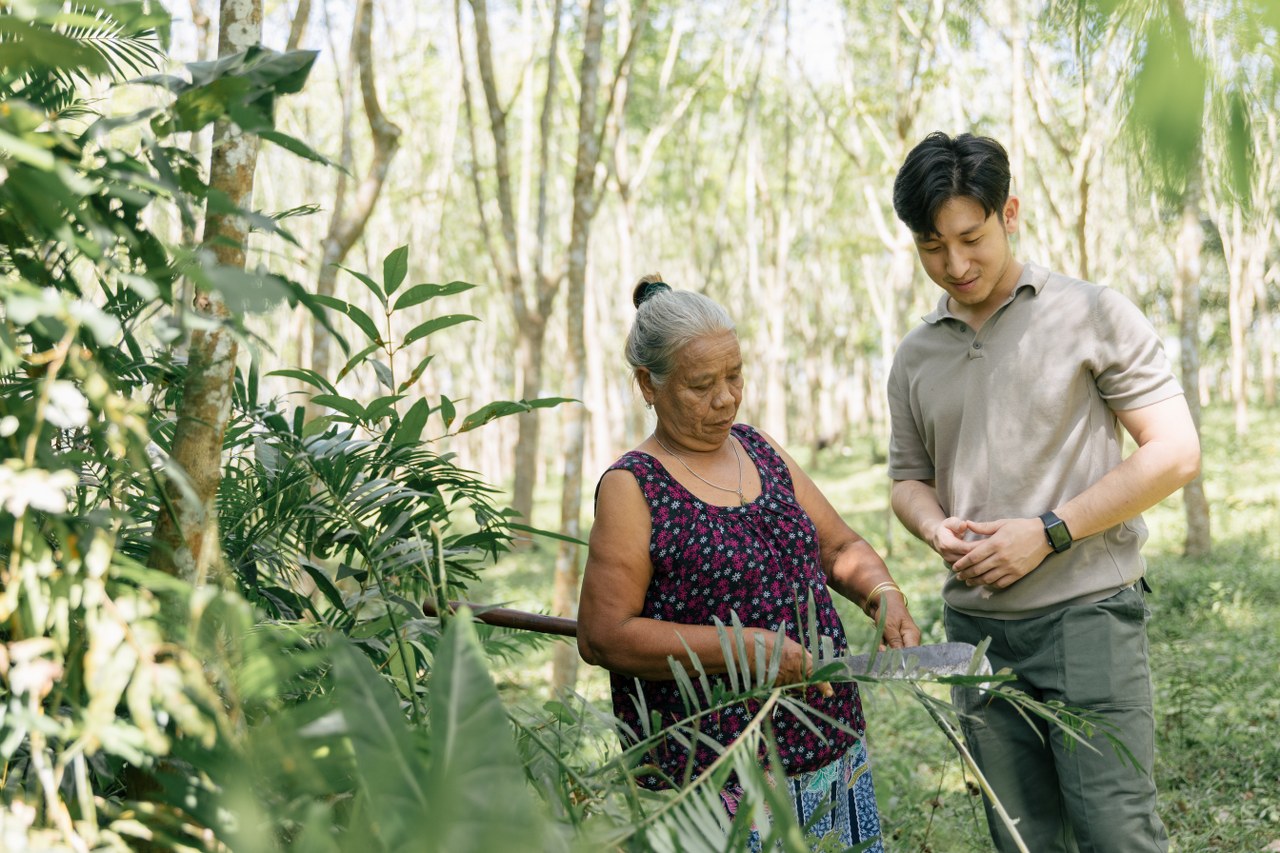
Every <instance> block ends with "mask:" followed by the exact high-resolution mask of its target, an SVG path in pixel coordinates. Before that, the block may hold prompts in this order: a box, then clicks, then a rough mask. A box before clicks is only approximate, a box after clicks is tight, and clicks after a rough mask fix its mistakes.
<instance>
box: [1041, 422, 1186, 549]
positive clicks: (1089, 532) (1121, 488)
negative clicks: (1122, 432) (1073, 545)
mask: <svg viewBox="0 0 1280 853" xmlns="http://www.w3.org/2000/svg"><path fill="white" fill-rule="evenodd" d="M1198 458H1199V457H1198V453H1192V452H1190V451H1189V450H1188V449H1187V448H1186V447H1184V446H1178V445H1167V444H1164V443H1161V442H1152V443H1150V444H1147V445H1145V446H1143V447H1140V448H1138V449H1137V450H1135V451H1134V452H1133V453H1132V454H1131V455H1130V456H1129V457H1128V458H1127V459H1125V460H1124V461H1123V462H1121V463H1120V464H1119V465H1117V466H1116V467H1115V468H1112V469H1111V470H1110V471H1109V472H1107V474H1106V475H1105V476H1104V477H1103V478H1102V479H1101V480H1099V481H1098V482H1096V483H1094V484H1093V485H1092V486H1090V487H1089V488H1087V489H1085V490H1084V491H1083V492H1081V493H1080V494H1079V495H1076V496H1075V497H1074V498H1072V499H1071V500H1069V501H1067V502H1066V503H1065V504H1063V505H1062V506H1060V507H1058V508H1056V512H1057V514H1058V517H1059V518H1061V519H1062V520H1063V521H1064V522H1066V525H1067V529H1068V530H1070V531H1071V535H1072V537H1073V538H1075V539H1083V538H1085V537H1086V536H1093V535H1094V534H1096V533H1101V532H1102V531H1104V530H1107V529H1109V528H1111V527H1115V526H1116V525H1117V524H1121V523H1122V522H1125V521H1128V520H1129V519H1131V518H1135V517H1137V515H1138V514H1139V513H1141V512H1143V511H1145V510H1148V509H1150V508H1151V507H1153V506H1155V505H1156V504H1158V503H1159V502H1160V501H1162V500H1164V499H1165V498H1167V497H1168V496H1169V495H1171V494H1173V493H1174V492H1175V491H1177V490H1178V489H1180V488H1182V487H1183V486H1185V485H1186V484H1187V483H1188V482H1190V481H1191V480H1192V479H1193V478H1194V477H1195V475H1196V473H1197V472H1198V471H1199V464H1198Z"/></svg>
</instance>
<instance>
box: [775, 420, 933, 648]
mask: <svg viewBox="0 0 1280 853" xmlns="http://www.w3.org/2000/svg"><path fill="white" fill-rule="evenodd" d="M761 435H763V433H761ZM765 439H766V440H767V441H768V442H769V443H770V444H771V445H773V448H774V450H776V451H778V453H779V455H781V456H782V458H783V460H785V461H786V463H787V468H788V469H789V470H790V472H791V481H792V483H794V485H795V490H796V500H798V501H799V502H800V506H801V507H802V508H803V509H804V511H805V512H806V513H808V514H809V518H810V520H812V521H813V525H814V527H815V528H817V530H818V546H819V548H820V549H821V553H822V567H823V570H824V571H825V572H826V574H827V585H828V586H830V587H831V588H832V589H834V590H835V591H836V592H838V593H840V594H841V595H843V596H844V597H845V598H847V599H849V600H850V601H852V602H853V603H855V604H857V605H858V606H859V607H861V608H862V611H863V612H864V613H866V614H867V615H868V616H869V617H871V618H872V619H874V620H876V621H877V622H878V621H880V618H881V614H882V613H883V618H884V635H883V637H882V638H881V640H882V642H883V643H884V645H886V646H888V647H889V648H895V649H898V648H902V647H904V646H918V645H920V629H919V628H918V627H917V626H916V623H915V620H914V619H912V618H911V613H910V612H909V611H908V610H907V600H906V596H904V595H903V594H902V590H900V589H899V588H898V585H897V584H896V583H894V581H893V575H891V574H890V573H889V568H888V566H886V565H885V563H884V560H882V559H881V558H880V555H879V554H877V553H876V550H875V549H874V548H872V547H871V543H869V542H867V540H865V539H863V538H862V537H861V536H859V535H858V532H857V531H856V530H854V529H853V528H852V527H850V526H849V525H848V523H847V522H845V520H844V519H843V518H842V517H841V516H840V513H838V512H836V509H835V507H833V506H832V505H831V502H830V501H828V500H827V497H826V495H824V494H823V493H822V490H821V489H819V488H818V486H817V484H816V483H814V482H813V479H812V478H811V477H810V476H809V475H808V474H806V473H805V472H804V470H803V469H801V467H800V466H799V465H797V464H796V462H795V460H794V459H792V458H791V456H790V455H788V454H787V452H786V451H785V450H783V449H782V448H781V447H779V446H778V444H777V442H775V441H774V440H773V439H772V438H770V437H769V436H767V435H766V436H765ZM888 584H892V586H888Z"/></svg>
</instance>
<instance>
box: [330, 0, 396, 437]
mask: <svg viewBox="0 0 1280 853" xmlns="http://www.w3.org/2000/svg"><path fill="white" fill-rule="evenodd" d="M351 62H352V63H353V64H354V65H355V66H356V68H358V69H359V73H360V100H361V103H362V104H363V106H364V116H365V120H366V121H367V122H368V123H369V133H370V136H371V137H372V139H373V158H372V160H371V161H370V162H369V170H368V171H367V172H366V173H365V176H364V178H363V179H361V181H360V184H359V186H358V187H356V192H355V198H354V199H353V200H352V203H351V205H350V206H348V205H347V181H348V178H347V176H346V175H339V176H338V194H337V199H336V201H335V202H334V209H333V216H332V217H331V218H330V219H329V230H328V233H327V234H326V235H325V238H324V241H323V243H322V244H321V245H322V246H323V254H322V255H321V258H320V269H319V271H318V274H317V282H316V291H317V292H318V293H321V294H323V295H326V296H332V295H333V292H334V285H335V284H336V279H337V273H338V268H337V264H340V263H342V261H343V259H344V258H346V256H347V253H348V252H350V251H351V247H352V246H354V245H355V243H356V241H357V240H359V239H360V236H361V235H362V234H363V233H364V230H365V226H366V225H368V223H369V217H370V215H371V214H372V213H373V208H374V206H375V205H376V204H377V202H378V197H379V196H380V195H381V194H382V188H383V186H384V185H385V184H386V180H387V174H388V172H389V171H390V169H391V161H392V159H394V157H395V156H396V151H398V150H399V148H400V136H401V133H402V131H401V130H400V128H399V127H398V126H397V125H396V124H395V123H394V122H392V121H391V120H390V119H388V118H387V116H386V114H385V113H383V111H382V106H381V104H379V102H378V87H377V81H376V80H375V78H374V58H373V0H360V2H359V3H358V4H357V5H356V12H355V21H354V24H353V25H352V28H351ZM344 132H346V133H349V131H344ZM348 139H349V137H348ZM346 147H347V146H346V145H344V149H345V148H346ZM353 166H354V164H353V163H352V164H351V165H350V166H348V168H352V167H353ZM311 341H312V344H311V367H312V369H313V370H315V371H316V373H319V374H320V375H321V376H324V377H325V378H326V379H330V380H332V379H333V378H334V377H333V376H332V375H330V370H331V365H330V362H329V358H330V355H331V353H332V347H333V343H332V341H331V340H330V335H329V330H328V329H326V328H324V326H323V325H322V324H320V322H319V321H316V322H313V323H312V324H311ZM311 414H312V415H314V414H315V413H314V412H312V413H311Z"/></svg>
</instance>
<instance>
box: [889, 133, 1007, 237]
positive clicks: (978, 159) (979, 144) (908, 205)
mask: <svg viewBox="0 0 1280 853" xmlns="http://www.w3.org/2000/svg"><path fill="white" fill-rule="evenodd" d="M958 197H965V198H971V199H973V200H974V201H976V202H977V203H978V204H980V205H982V210H983V212H984V213H985V214H986V215H987V216H990V215H991V214H993V213H995V214H997V215H999V216H1003V210H1004V203H1005V201H1006V200H1007V199H1008V198H1009V155H1008V154H1006V153H1005V150H1004V146H1003V145H1001V144H1000V143H999V142H996V141H995V140H994V139H991V138H990V137H986V136H974V135H973V134H972V133H962V134H960V135H959V136H957V137H955V138H954V139H952V138H951V137H949V136H947V135H946V134H945V133H942V132H941V131H934V132H933V133H931V134H929V135H928V136H926V137H925V138H924V140H922V141H921V142H920V144H919V145H917V146H916V147H915V148H912V149H911V153H910V154H908V155H907V159H906V160H904V161H903V163H902V168H901V169H899V170H898V177H897V178H895V179H894V181H893V209H894V211H896V212H897V214H898V218H899V219H901V220H902V221H903V222H904V223H906V226H907V227H908V228H910V229H911V230H912V231H913V232H914V233H916V234H919V235H921V236H926V237H936V236H937V234H938V229H937V228H936V227H935V226H936V223H937V221H938V211H940V210H941V209H942V206H943V205H945V204H946V203H947V202H949V201H950V200H951V199H953V198H958Z"/></svg>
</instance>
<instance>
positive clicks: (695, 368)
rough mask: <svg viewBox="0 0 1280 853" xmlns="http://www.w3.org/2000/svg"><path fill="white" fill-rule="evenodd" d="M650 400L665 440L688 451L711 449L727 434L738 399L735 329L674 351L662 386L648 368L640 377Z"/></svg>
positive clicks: (739, 358) (739, 380) (738, 353)
mask: <svg viewBox="0 0 1280 853" xmlns="http://www.w3.org/2000/svg"><path fill="white" fill-rule="evenodd" d="M638 379H639V382H640V389H641V392H642V393H643V394H644V398H645V401H646V402H649V403H652V404H653V409H654V411H655V412H656V413H657V415H658V428H659V429H660V430H661V432H662V435H663V437H664V439H670V440H671V441H674V442H676V443H677V444H679V445H680V446H681V447H683V448H684V449H686V450H693V451H698V450H702V451H705V450H715V449H717V448H718V447H720V446H721V445H722V444H724V442H725V440H726V439H727V438H728V437H729V427H731V426H733V424H734V421H735V419H736V418H737V415H738V406H739V405H741V403H742V351H741V350H740V349H739V348H738V336H737V335H735V334H734V333H733V332H729V331H723V332H715V333H713V334H710V335H704V336H703V337H700V338H695V339H694V340H692V341H690V342H689V343H688V344H686V345H685V346H684V348H683V349H681V350H680V351H679V352H678V353H676V364H675V369H674V370H672V371H671V373H670V375H668V377H667V383H666V384H665V385H663V386H662V387H661V388H656V387H654V385H653V383H652V382H651V381H650V378H649V373H648V371H645V370H642V371H640V374H639V376H638Z"/></svg>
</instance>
